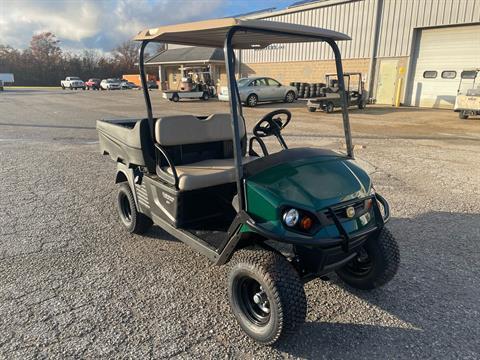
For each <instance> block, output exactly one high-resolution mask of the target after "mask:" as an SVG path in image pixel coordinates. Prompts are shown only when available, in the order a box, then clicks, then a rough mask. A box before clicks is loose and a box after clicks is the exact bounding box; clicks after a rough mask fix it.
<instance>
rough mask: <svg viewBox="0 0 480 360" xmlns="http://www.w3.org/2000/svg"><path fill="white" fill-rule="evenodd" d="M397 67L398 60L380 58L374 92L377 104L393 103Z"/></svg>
mask: <svg viewBox="0 0 480 360" xmlns="http://www.w3.org/2000/svg"><path fill="white" fill-rule="evenodd" d="M397 67H398V60H393V59H389V60H387V59H383V60H380V66H379V70H378V82H377V92H376V94H375V99H376V103H377V104H383V105H393V104H394V97H395V84H396V83H397Z"/></svg>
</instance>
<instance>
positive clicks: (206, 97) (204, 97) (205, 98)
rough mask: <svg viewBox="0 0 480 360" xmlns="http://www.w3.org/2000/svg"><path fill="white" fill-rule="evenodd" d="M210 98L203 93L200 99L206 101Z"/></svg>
mask: <svg viewBox="0 0 480 360" xmlns="http://www.w3.org/2000/svg"><path fill="white" fill-rule="evenodd" d="M209 98H210V96H208V93H207V92H204V93H203V94H202V97H201V98H200V99H202V100H203V101H207V100H208V99H209Z"/></svg>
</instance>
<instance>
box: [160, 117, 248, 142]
mask: <svg viewBox="0 0 480 360" xmlns="http://www.w3.org/2000/svg"><path fill="white" fill-rule="evenodd" d="M244 136H245V125H244V122H243V120H242V119H240V138H243V137H244ZM232 139H233V136H232V120H231V116H230V114H212V115H210V116H208V117H196V116H193V115H173V116H164V117H161V118H158V120H157V121H156V123H155V140H156V141H157V143H158V144H160V145H162V146H172V145H186V144H201V143H211V142H216V141H227V140H232Z"/></svg>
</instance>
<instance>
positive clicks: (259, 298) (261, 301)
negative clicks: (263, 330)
mask: <svg viewBox="0 0 480 360" xmlns="http://www.w3.org/2000/svg"><path fill="white" fill-rule="evenodd" d="M253 302H254V303H255V304H257V306H258V307H259V308H260V310H262V311H263V312H265V313H267V314H269V313H270V303H269V302H268V298H267V294H265V291H263V289H262V287H261V286H260V291H259V292H257V293H256V294H255V295H253Z"/></svg>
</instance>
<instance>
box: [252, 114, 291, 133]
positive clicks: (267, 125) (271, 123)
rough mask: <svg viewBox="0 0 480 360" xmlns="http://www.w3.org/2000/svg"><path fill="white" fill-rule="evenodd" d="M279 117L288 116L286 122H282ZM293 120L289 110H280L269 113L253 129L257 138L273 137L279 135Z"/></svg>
mask: <svg viewBox="0 0 480 360" xmlns="http://www.w3.org/2000/svg"><path fill="white" fill-rule="evenodd" d="M277 115H286V116H287V118H286V120H282V118H281V117H279V116H277ZM291 118H292V113H291V112H290V111H288V110H287V109H280V110H275V111H271V112H269V113H268V114H267V115H265V116H264V117H262V119H261V120H260V121H259V122H258V123H257V124H256V125H255V127H254V128H253V134H254V135H255V136H256V137H259V138H262V137H267V136H271V135H276V134H279V133H280V131H281V130H283V129H284V128H285V126H287V125H288V123H289V122H290V119H291Z"/></svg>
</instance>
